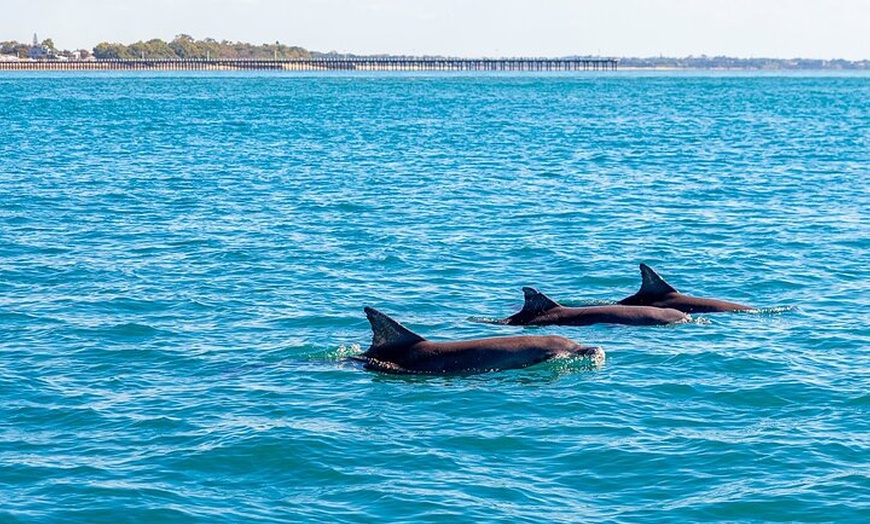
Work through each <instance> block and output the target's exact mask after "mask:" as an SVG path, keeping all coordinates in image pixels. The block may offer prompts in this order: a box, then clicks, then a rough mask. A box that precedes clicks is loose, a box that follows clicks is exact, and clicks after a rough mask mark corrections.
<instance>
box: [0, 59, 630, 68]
mask: <svg viewBox="0 0 870 524" xmlns="http://www.w3.org/2000/svg"><path fill="white" fill-rule="evenodd" d="M618 64H619V60H618V59H616V58H429V57H422V58H413V57H411V58H406V57H385V58H376V57H366V58H336V57H329V58H300V59H282V60H263V59H147V58H146V59H137V60H0V71H264V70H272V71H616V70H617V67H618Z"/></svg>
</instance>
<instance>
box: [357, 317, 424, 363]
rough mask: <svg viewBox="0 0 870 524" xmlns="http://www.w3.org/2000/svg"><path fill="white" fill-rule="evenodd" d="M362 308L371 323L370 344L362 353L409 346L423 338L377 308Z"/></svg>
mask: <svg viewBox="0 0 870 524" xmlns="http://www.w3.org/2000/svg"><path fill="white" fill-rule="evenodd" d="M363 310H364V311H365V313H366V317H368V319H369V323H370V324H371V325H372V346H371V347H370V348H369V349H368V351H366V352H365V353H364V355H368V356H371V355H375V354H377V352H378V351H379V350H382V349H386V348H394V347H401V346H410V345H413V344H416V343H417V342H422V341H423V340H424V338H423V337H421V336H420V335H418V334H416V333H414V332H413V331H411V330H410V329H408V328H406V327H405V326H403V325H402V324H399V323H398V322H396V321H395V320H393V319H392V318H390V317H388V316H387V315H385V314H383V313H381V312H380V311H378V310H377V309H374V308H370V307H366V308H364V309H363Z"/></svg>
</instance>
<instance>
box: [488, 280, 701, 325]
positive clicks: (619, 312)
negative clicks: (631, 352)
mask: <svg viewBox="0 0 870 524" xmlns="http://www.w3.org/2000/svg"><path fill="white" fill-rule="evenodd" d="M523 294H524V295H525V303H524V304H523V309H522V311H520V312H519V313H516V314H514V315H511V316H509V317H508V318H506V319H503V320H501V321H499V323H500V324H510V325H520V326H530V325H532V326H545V325H559V326H588V325H590V324H629V325H633V326H650V325H658V324H673V323H675V322H688V321H689V320H691V317H689V315H687V314H685V313H683V312H681V311H677V310H676V309H663V308H656V307H649V306H620V305H607V306H585V307H564V306H561V305H559V304H558V303H557V302H556V301H554V300H553V299H551V298H550V297H548V296H547V295H545V294H543V293H541V292H539V291H538V290H536V289H534V288H530V287H524V288H523Z"/></svg>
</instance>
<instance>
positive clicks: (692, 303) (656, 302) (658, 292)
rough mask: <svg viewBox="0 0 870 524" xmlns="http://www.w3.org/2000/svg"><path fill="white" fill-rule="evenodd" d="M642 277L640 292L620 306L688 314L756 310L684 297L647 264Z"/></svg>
mask: <svg viewBox="0 0 870 524" xmlns="http://www.w3.org/2000/svg"><path fill="white" fill-rule="evenodd" d="M640 275H641V279H642V280H641V284H640V290H639V291H638V292H637V293H635V294H634V295H632V296H630V297H627V298H624V299H622V300H620V301H619V303H620V304H625V305H627V306H628V305H632V306H636V305H643V306H654V307H663V308H673V309H679V310H680V311H684V312H686V313H716V312H719V311H747V310H753V309H755V308H751V307H749V306H744V305H743V304H735V303H734V302H726V301H724V300H716V299H713V298H699V297H693V296H689V295H684V294H682V293H680V292H679V291H677V290H676V289H674V287H673V286H671V285H670V284H668V283H667V282H665V279H663V278H662V277H660V276H659V274H658V273H656V272H655V271H653V269H652V268H651V267H649V266H648V265H646V264H641V265H640Z"/></svg>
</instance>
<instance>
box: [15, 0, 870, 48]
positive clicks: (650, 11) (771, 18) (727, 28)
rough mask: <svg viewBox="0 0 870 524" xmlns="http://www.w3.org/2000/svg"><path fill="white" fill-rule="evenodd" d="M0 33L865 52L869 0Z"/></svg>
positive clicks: (211, 8) (385, 12)
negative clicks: (185, 35) (186, 35)
mask: <svg viewBox="0 0 870 524" xmlns="http://www.w3.org/2000/svg"><path fill="white" fill-rule="evenodd" d="M2 10H3V16H2V17H0V40H17V41H22V42H29V41H30V40H31V38H32V37H33V34H34V33H37V34H38V35H39V36H40V38H51V39H52V40H53V41H54V43H55V44H56V45H57V47H58V48H63V49H92V48H93V47H94V46H96V45H97V44H99V43H101V42H119V43H126V44H129V43H133V42H136V41H140V40H143V41H144V40H148V39H152V38H161V39H164V40H167V41H168V40H171V39H172V38H174V37H175V36H176V35H179V34H188V35H192V36H194V37H195V38H197V39H201V38H214V39H216V40H219V41H221V40H228V41H240V42H250V43H257V44H263V43H269V44H274V43H275V42H280V43H281V44H284V45H288V46H300V47H303V48H305V49H308V50H315V51H321V52H330V51H336V52H339V53H353V54H359V55H373V54H394V55H402V54H407V55H441V56H454V57H510V56H547V57H557V56H576V55H595V56H613V57H653V56H674V57H685V56H700V55H707V56H732V57H740V58H758V57H768V58H783V59H790V58H809V59H823V60H831V59H845V60H866V59H868V58H870V38H867V36H866V28H867V20H870V1H868V0H824V1H823V0H791V1H790V0H767V1H765V2H757V1H754V0H707V1H704V2H694V1H689V0H659V1H643V0H610V1H607V2H604V1H599V2H585V1H571V0H540V1H532V0H499V1H495V0H478V1H462V0H418V1H414V2H410V1H402V0H154V1H152V2H148V3H146V4H143V3H141V2H132V1H128V0H81V1H72V2H67V1H60V0H43V1H41V2H30V1H25V0H7V1H6V2H4V6H3V8H2Z"/></svg>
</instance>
